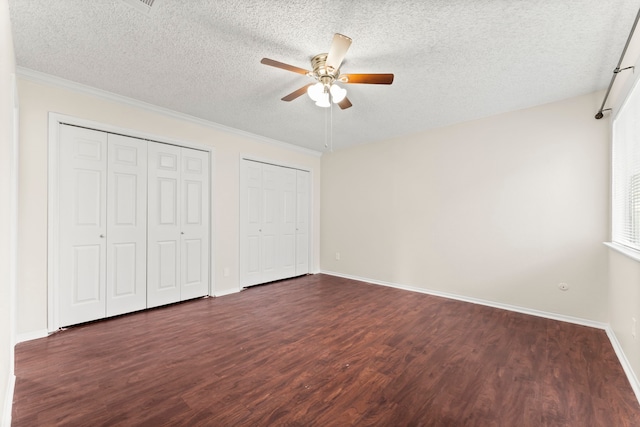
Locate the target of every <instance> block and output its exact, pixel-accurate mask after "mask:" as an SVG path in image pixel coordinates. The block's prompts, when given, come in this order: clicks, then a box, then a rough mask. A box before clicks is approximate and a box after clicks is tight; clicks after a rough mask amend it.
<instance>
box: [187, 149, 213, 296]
mask: <svg viewBox="0 0 640 427" xmlns="http://www.w3.org/2000/svg"><path fill="white" fill-rule="evenodd" d="M181 160H182V171H181V172H182V174H181V175H182V202H181V208H182V213H181V215H180V218H181V222H182V224H181V227H180V230H181V233H182V235H181V237H182V248H181V277H182V281H181V294H180V299H181V300H186V299H191V298H197V297H201V296H204V295H207V294H208V293H209V154H208V153H206V152H204V151H199V150H192V149H188V148H182V149H181Z"/></svg>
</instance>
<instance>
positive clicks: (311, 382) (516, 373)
mask: <svg viewBox="0 0 640 427" xmlns="http://www.w3.org/2000/svg"><path fill="white" fill-rule="evenodd" d="M16 377H17V381H16V389H15V396H14V405H13V414H12V415H13V424H12V425H13V426H15V427H21V426H28V427H34V426H58V425H64V426H272V425H285V426H350V425H358V426H483V427H484V426H518V427H521V426H578V427H588V426H607V427H609V426H616V427H623V426H640V405H639V404H638V402H637V400H636V399H635V396H634V394H633V391H632V389H631V386H630V385H629V382H628V380H627V379H626V377H625V375H624V373H623V370H622V368H621V366H620V363H619V362H618V360H617V358H616V356H615V354H614V351H613V349H612V347H611V344H610V342H609V341H608V339H607V337H606V334H605V332H604V331H602V330H597V329H592V328H587V327H582V326H577V325H572V324H568V323H563V322H557V321H552V320H547V319H542V318H537V317H532V316H527V315H523V314H518V313H512V312H508V311H503V310H498V309H493V308H489V307H483V306H479V305H473V304H468V303H463V302H459V301H452V300H447V299H443V298H438V297H434V296H429V295H422V294H418V293H413V292H407V291H402V290H397V289H391V288H385V287H381V286H376V285H370V284H366V283H362V282H356V281H351V280H346V279H341V278H336V277H331V276H326V275H314V276H306V277H302V278H298V279H292V280H287V281H283V282H278V283H274V284H270V285H266V286H259V287H254V288H250V289H248V290H246V291H243V292H241V293H239V294H234V295H228V296H224V297H221V298H208V299H199V300H194V301H189V302H186V303H182V304H177V305H173V306H169V307H163V308H159V309H154V310H149V311H144V312H139V313H134V314H131V315H126V316H122V317H118V318H114V319H109V320H105V321H101V322H95V323H92V324H86V325H82V326H78V327H74V328H70V329H68V330H66V331H62V332H58V333H56V334H54V335H52V336H50V337H47V338H43V339H39V340H34V341H30V342H26V343H22V344H19V345H18V346H17V347H16Z"/></svg>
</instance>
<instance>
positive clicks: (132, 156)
mask: <svg viewBox="0 0 640 427" xmlns="http://www.w3.org/2000/svg"><path fill="white" fill-rule="evenodd" d="M107 169H108V172H107V293H106V295H107V298H106V310H107V316H116V315H118V314H123V313H129V312H132V311H137V310H142V309H144V308H145V307H146V306H147V288H146V287H147V142H146V141H143V140H140V139H136V138H129V137H125V136H121V135H113V134H109V136H108V166H107Z"/></svg>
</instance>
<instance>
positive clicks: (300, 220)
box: [295, 170, 311, 276]
mask: <svg viewBox="0 0 640 427" xmlns="http://www.w3.org/2000/svg"><path fill="white" fill-rule="evenodd" d="M309 176H310V173H309V172H308V171H301V170H297V171H296V192H297V194H296V246H295V248H296V258H295V259H296V272H295V273H296V276H302V275H304V274H309V233H310V230H309V227H310V221H309V214H310V212H309V210H310V209H309V205H310V203H311V201H310V199H309V185H310V184H311V183H310V179H309Z"/></svg>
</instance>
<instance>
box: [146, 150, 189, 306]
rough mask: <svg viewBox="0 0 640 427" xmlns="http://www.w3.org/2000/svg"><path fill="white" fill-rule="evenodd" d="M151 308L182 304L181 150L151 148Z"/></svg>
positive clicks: (148, 275) (149, 239)
mask: <svg viewBox="0 0 640 427" xmlns="http://www.w3.org/2000/svg"><path fill="white" fill-rule="evenodd" d="M148 180H149V183H148V184H149V185H148V215H147V221H148V226H147V229H148V241H147V244H148V250H147V307H156V306H159V305H164V304H170V303H173V302H177V301H180V256H181V254H180V250H181V234H180V217H179V215H180V209H179V201H180V191H181V186H180V148H179V147H175V146H172V145H168V144H160V143H155V142H149V145H148Z"/></svg>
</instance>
